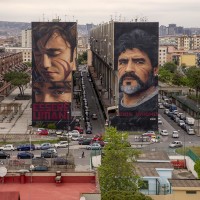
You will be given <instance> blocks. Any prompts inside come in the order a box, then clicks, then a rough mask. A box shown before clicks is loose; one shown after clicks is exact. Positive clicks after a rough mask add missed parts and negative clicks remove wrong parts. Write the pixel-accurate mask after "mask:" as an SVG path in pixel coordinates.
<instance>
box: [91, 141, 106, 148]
mask: <svg viewBox="0 0 200 200" xmlns="http://www.w3.org/2000/svg"><path fill="white" fill-rule="evenodd" d="M94 143H98V144H100V145H101V147H104V146H105V143H104V141H103V140H97V141H93V140H92V141H91V142H90V145H91V144H94Z"/></svg>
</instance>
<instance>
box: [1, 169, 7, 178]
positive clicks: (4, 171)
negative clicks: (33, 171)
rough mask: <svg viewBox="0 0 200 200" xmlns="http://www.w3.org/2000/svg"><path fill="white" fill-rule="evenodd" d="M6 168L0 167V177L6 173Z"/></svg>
mask: <svg viewBox="0 0 200 200" xmlns="http://www.w3.org/2000/svg"><path fill="white" fill-rule="evenodd" d="M7 171H8V170H7V169H6V168H5V167H0V177H4V176H5V175H6V174H7Z"/></svg>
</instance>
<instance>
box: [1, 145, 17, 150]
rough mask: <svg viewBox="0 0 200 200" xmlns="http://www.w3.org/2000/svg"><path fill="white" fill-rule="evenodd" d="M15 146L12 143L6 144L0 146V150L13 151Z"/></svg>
mask: <svg viewBox="0 0 200 200" xmlns="http://www.w3.org/2000/svg"><path fill="white" fill-rule="evenodd" d="M14 150H15V147H14V146H13V144H6V145H4V146H2V147H0V151H14Z"/></svg>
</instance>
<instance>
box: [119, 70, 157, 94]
mask: <svg viewBox="0 0 200 200" xmlns="http://www.w3.org/2000/svg"><path fill="white" fill-rule="evenodd" d="M126 78H132V79H133V80H135V81H136V82H137V85H136V86H131V84H128V85H123V81H124V79H126ZM154 82H155V81H154V76H153V71H151V72H150V75H149V78H148V80H147V81H146V82H145V83H144V82H143V81H142V80H141V79H140V78H139V77H138V76H137V75H136V74H135V73H134V72H126V73H125V74H123V76H122V77H121V78H120V80H119V86H120V90H121V92H123V93H125V94H127V95H129V96H134V95H136V94H139V93H141V92H142V91H144V90H147V89H148V88H149V87H151V86H152V85H153V84H154Z"/></svg>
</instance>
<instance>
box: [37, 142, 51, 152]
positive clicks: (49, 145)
mask: <svg viewBox="0 0 200 200" xmlns="http://www.w3.org/2000/svg"><path fill="white" fill-rule="evenodd" d="M52 147H53V145H52V144H51V143H43V144H41V145H40V149H41V150H45V149H49V148H52Z"/></svg>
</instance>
